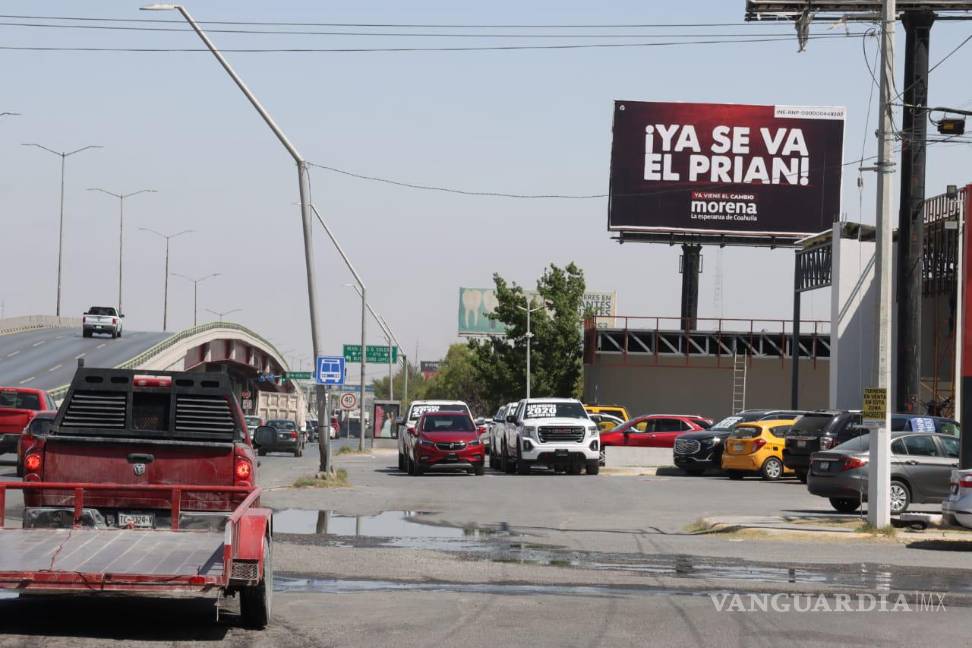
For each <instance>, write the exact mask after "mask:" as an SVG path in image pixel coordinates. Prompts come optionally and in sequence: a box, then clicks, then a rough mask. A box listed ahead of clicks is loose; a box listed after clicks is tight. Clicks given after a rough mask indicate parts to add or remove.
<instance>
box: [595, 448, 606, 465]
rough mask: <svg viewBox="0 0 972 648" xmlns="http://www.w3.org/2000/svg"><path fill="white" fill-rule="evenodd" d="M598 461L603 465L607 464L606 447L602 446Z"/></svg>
mask: <svg viewBox="0 0 972 648" xmlns="http://www.w3.org/2000/svg"><path fill="white" fill-rule="evenodd" d="M597 462H598V463H599V464H601V465H602V466H604V465H606V464H607V453H606V452H605V451H604V448H603V447H602V448H601V453H600V455H598V459H597Z"/></svg>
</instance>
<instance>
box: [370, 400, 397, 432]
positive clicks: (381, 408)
mask: <svg viewBox="0 0 972 648" xmlns="http://www.w3.org/2000/svg"><path fill="white" fill-rule="evenodd" d="M401 410H402V404H401V402H400V401H387V400H376V401H375V402H374V404H373V405H372V412H371V413H372V416H371V425H372V429H371V438H373V439H394V438H395V437H397V436H398V429H397V427H398V426H396V425H395V419H397V418H398V417H399V416H400V415H401Z"/></svg>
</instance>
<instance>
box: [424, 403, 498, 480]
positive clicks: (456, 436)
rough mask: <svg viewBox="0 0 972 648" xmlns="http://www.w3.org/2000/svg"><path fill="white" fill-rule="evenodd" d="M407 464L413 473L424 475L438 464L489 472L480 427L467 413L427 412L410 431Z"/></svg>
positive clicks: (479, 473)
mask: <svg viewBox="0 0 972 648" xmlns="http://www.w3.org/2000/svg"><path fill="white" fill-rule="evenodd" d="M405 447H406V456H405V463H406V469H407V470H408V474H409V475H421V474H423V473H424V472H425V471H426V470H428V469H429V468H432V467H434V466H449V467H458V468H465V469H466V470H468V471H469V472H470V473H474V474H476V475H482V474H483V473H484V472H485V469H486V464H485V459H486V450H485V446H484V445H483V443H482V442H481V441H480V440H479V429H478V428H477V427H476V424H475V423H473V420H472V418H470V417H469V415H468V414H466V413H465V412H445V411H439V412H427V413H425V414H423V415H422V416H421V417H419V420H418V422H417V423H416V424H415V427H414V428H410V429H409V431H408V438H407V439H406V444H405Z"/></svg>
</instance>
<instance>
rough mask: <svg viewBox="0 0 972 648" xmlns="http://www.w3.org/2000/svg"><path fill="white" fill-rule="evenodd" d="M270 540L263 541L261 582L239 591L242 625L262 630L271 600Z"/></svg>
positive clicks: (268, 615)
mask: <svg viewBox="0 0 972 648" xmlns="http://www.w3.org/2000/svg"><path fill="white" fill-rule="evenodd" d="M272 556H273V553H272V550H271V547H270V538H264V540H263V580H261V581H260V582H259V583H258V584H257V585H253V586H250V587H243V588H241V589H240V617H241V618H242V621H243V625H244V626H245V627H247V628H251V629H254V630H262V629H263V628H265V627H267V624H268V623H269V622H270V609H271V602H272V600H273V564H272V562H271V560H272Z"/></svg>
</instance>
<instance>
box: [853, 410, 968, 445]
mask: <svg viewBox="0 0 972 648" xmlns="http://www.w3.org/2000/svg"><path fill="white" fill-rule="evenodd" d="M960 429H961V428H960V426H959V423H958V421H956V420H954V419H948V418H943V417H941V416H923V415H920V414H892V415H891V431H892V432H938V433H939V434H948V435H951V436H958V435H959V431H960ZM869 432H870V428H867V427H864V426H862V425H849V426H847V427H846V428H844V429H843V430H842V431H841V432H840V433H839V434H838V435H837V438H836V440H835V442H834V445H840V444H841V443H845V442H846V441H850V440H851V439H853V438H854V437H857V436H860V435H862V434H868V433H869Z"/></svg>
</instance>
